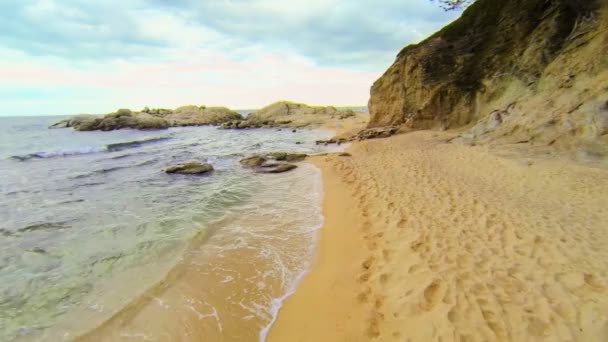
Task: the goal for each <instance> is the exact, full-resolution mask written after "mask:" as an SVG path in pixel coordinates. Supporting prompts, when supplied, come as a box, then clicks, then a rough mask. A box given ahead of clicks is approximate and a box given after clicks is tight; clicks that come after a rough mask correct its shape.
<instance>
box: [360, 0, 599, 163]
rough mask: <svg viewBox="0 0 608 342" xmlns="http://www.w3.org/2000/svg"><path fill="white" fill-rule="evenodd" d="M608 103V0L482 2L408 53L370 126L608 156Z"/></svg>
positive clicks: (387, 79) (382, 88) (377, 91)
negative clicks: (451, 132)
mask: <svg viewBox="0 0 608 342" xmlns="http://www.w3.org/2000/svg"><path fill="white" fill-rule="evenodd" d="M607 101H608V0H583V1H574V0H505V1H495V0H478V1H477V2H476V3H474V4H473V5H472V6H470V7H469V8H468V9H467V10H466V11H465V12H464V13H463V15H462V17H461V18H460V19H458V20H456V21H455V22H453V23H452V24H450V25H448V26H446V27H445V28H444V29H442V30H441V31H439V32H437V33H436V34H434V35H433V36H431V37H430V38H428V39H426V40H425V41H423V42H421V43H420V44H417V45H411V46H408V47H406V48H404V49H403V50H402V51H401V52H400V53H399V54H398V56H397V59H396V61H395V62H394V64H393V65H392V66H391V67H390V68H389V69H388V70H387V71H386V72H385V73H384V75H383V76H382V77H381V78H380V79H378V80H377V81H376V82H375V83H374V85H373V87H372V89H371V98H370V101H369V109H370V115H371V119H370V123H369V125H370V127H378V126H388V125H405V126H407V127H411V128H414V129H427V128H440V129H447V128H457V127H468V128H469V129H468V131H467V132H466V133H464V134H463V135H462V139H466V140H468V141H470V142H473V143H478V142H489V141H500V142H505V143H509V142H521V141H525V142H530V143H534V144H545V145H554V144H555V145H560V144H561V145H564V146H566V145H568V146H574V145H576V146H581V145H585V146H588V147H590V150H592V151H593V153H600V154H605V153H608V144H607V143H608V102H607Z"/></svg>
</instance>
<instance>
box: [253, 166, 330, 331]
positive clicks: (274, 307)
mask: <svg viewBox="0 0 608 342" xmlns="http://www.w3.org/2000/svg"><path fill="white" fill-rule="evenodd" d="M317 180H318V181H317V182H315V183H316V184H315V186H316V188H317V191H318V194H319V198H320V199H321V201H320V202H319V221H320V223H319V225H316V226H313V227H312V228H311V230H310V232H313V239H314V241H317V240H318V239H317V234H318V231H319V230H320V229H321V227H323V223H324V221H325V217H323V215H322V214H321V213H322V208H321V207H322V202H323V198H324V193H323V178H322V177H321V170H319V169H317ZM315 254H316V245H315V248H314V249H313V255H312V256H311V260H310V261H309V264H308V267H306V269H305V270H303V271H302V272H300V273H299V274H298V275H297V276H296V278H295V279H294V280H293V282H292V283H291V284H290V286H289V287H288V288H287V291H286V292H285V293H284V294H283V295H282V296H281V297H279V298H275V299H273V300H272V301H271V304H270V315H271V317H272V318H271V320H270V322H269V323H268V324H267V325H266V326H265V327H264V328H262V330H261V331H260V335H259V336H260V342H265V341H266V337H268V333H269V332H270V328H272V326H273V325H274V322H276V320H277V318H278V316H279V312H280V311H281V308H282V307H283V303H284V302H285V301H286V300H287V298H289V297H291V296H292V295H293V294H294V293H295V292H296V289H297V288H298V286H299V285H300V283H301V282H302V280H303V279H304V277H305V276H306V275H307V274H308V273H309V272H310V271H311V268H312V265H313V260H312V259H313V258H314V255H315Z"/></svg>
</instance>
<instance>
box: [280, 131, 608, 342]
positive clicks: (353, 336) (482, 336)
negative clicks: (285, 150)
mask: <svg viewBox="0 0 608 342" xmlns="http://www.w3.org/2000/svg"><path fill="white" fill-rule="evenodd" d="M442 134H443V133H435V132H433V133H432V132H416V133H410V134H406V135H401V136H397V137H393V138H389V139H383V140H377V141H365V142H361V143H356V144H355V145H354V146H352V147H351V148H350V149H349V152H350V153H351V154H352V157H339V156H334V155H332V156H327V157H319V158H318V159H316V160H315V163H316V164H317V165H319V166H320V167H321V168H322V169H323V171H324V180H325V191H326V201H325V209H324V211H325V215H326V224H325V226H324V228H323V231H322V234H321V241H320V247H319V253H318V260H317V263H316V266H315V268H314V269H313V270H312V272H311V273H310V274H309V276H308V277H307V278H306V279H305V280H304V281H303V283H302V284H301V285H300V287H299V289H298V291H297V292H296V294H295V295H294V296H293V297H291V298H290V299H289V300H288V301H287V302H286V304H285V306H284V308H283V310H282V311H281V313H280V314H279V319H278V320H277V322H276V324H275V326H274V328H273V329H272V330H271V332H270V335H269V340H270V341H368V340H378V341H391V340H394V341H607V340H608V289H607V286H608V281H607V279H608V248H607V247H606V246H607V245H608V171H606V170H605V169H600V168H592V167H588V166H583V165H576V164H573V163H571V162H568V161H563V160H557V159H553V160H534V162H532V161H530V159H517V158H509V159H506V158H503V157H498V156H497V155H496V154H495V153H491V152H489V151H488V150H487V148H484V147H465V146H459V145H454V144H446V143H444V142H443V141H445V140H446V139H445V138H446V137H445V136H442Z"/></svg>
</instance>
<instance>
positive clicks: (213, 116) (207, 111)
mask: <svg viewBox="0 0 608 342" xmlns="http://www.w3.org/2000/svg"><path fill="white" fill-rule="evenodd" d="M163 118H164V119H165V120H167V121H168V122H169V124H170V125H171V126H202V125H223V124H227V123H229V122H233V121H239V120H242V119H243V117H242V116H241V114H239V113H237V112H235V111H233V110H230V109H228V108H226V107H205V106H194V105H190V106H182V107H179V108H177V109H175V110H174V111H173V112H172V113H170V114H166V115H164V116H163Z"/></svg>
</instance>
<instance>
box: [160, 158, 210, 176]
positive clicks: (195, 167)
mask: <svg viewBox="0 0 608 342" xmlns="http://www.w3.org/2000/svg"><path fill="white" fill-rule="evenodd" d="M211 171H213V166H212V165H211V164H207V163H201V162H198V161H191V162H188V163H185V164H180V165H175V166H171V167H169V168H167V169H166V170H165V172H166V173H179V174H185V175H198V174H203V173H208V172H211Z"/></svg>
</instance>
